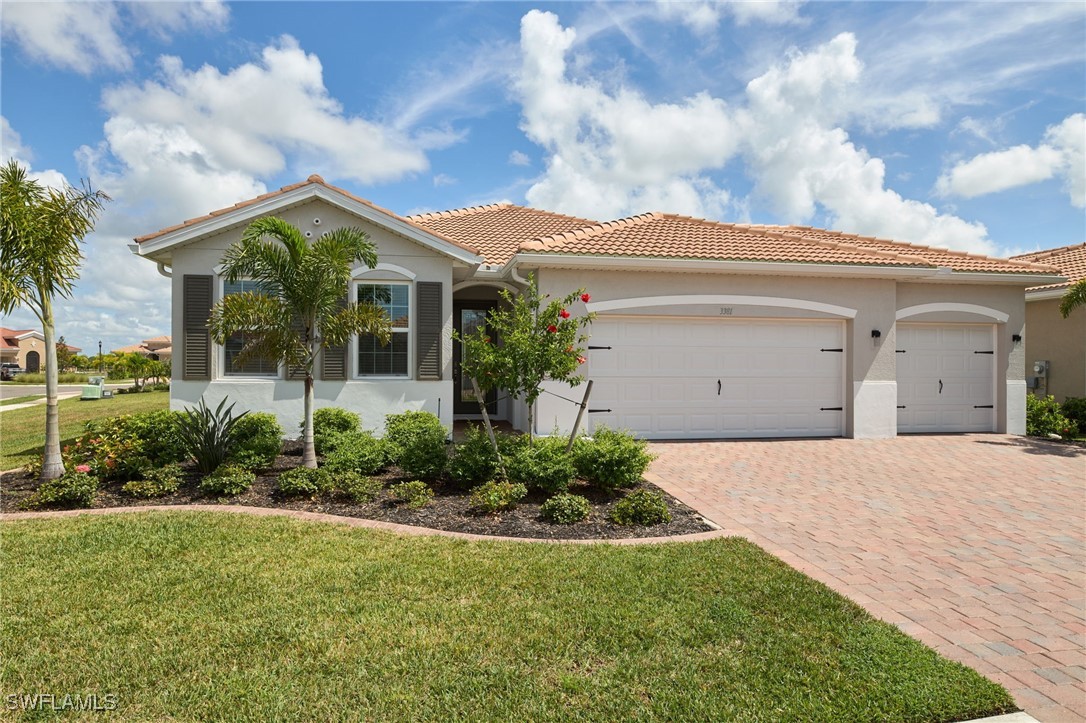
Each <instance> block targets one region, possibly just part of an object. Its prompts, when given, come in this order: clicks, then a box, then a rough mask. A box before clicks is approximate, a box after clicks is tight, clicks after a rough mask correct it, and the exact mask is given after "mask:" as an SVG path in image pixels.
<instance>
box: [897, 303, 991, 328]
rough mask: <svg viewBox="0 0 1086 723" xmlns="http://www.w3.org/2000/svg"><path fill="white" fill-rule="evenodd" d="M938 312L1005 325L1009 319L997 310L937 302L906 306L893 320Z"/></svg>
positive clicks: (972, 305) (973, 305) (974, 305)
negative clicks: (953, 313) (976, 317)
mask: <svg viewBox="0 0 1086 723" xmlns="http://www.w3.org/2000/svg"><path fill="white" fill-rule="evenodd" d="M940 311H957V312H962V313H965V314H978V315H980V316H986V317H988V318H989V319H994V320H995V321H997V322H999V323H1000V324H1006V323H1007V320H1008V319H1010V318H1011V317H1010V315H1009V314H1005V313H1003V312H1002V311H999V310H998V309H992V308H989V307H987V306H980V305H978V304H961V303H958V302H955V301H938V302H935V303H931V304H917V305H916V306H906V307H905V308H904V309H898V311H897V315H896V317H895V318H896V319H897V320H898V321H901V320H902V319H908V318H909V317H911V316H919V315H920V314H931V313H935V312H940Z"/></svg>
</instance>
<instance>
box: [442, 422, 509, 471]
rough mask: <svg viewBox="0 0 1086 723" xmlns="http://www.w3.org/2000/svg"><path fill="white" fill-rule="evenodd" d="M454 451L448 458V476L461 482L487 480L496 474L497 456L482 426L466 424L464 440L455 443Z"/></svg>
mask: <svg viewBox="0 0 1086 723" xmlns="http://www.w3.org/2000/svg"><path fill="white" fill-rule="evenodd" d="M455 449H456V453H455V454H454V455H453V458H452V459H451V460H449V476H450V477H452V478H453V480H455V481H456V482H460V483H462V484H478V483H481V482H489V481H490V480H492V479H494V476H495V475H497V474H498V456H497V455H496V454H494V447H493V446H491V444H490V437H488V436H487V433H486V430H485V429H483V428H482V427H480V426H478V425H475V424H471V425H468V428H467V431H466V432H465V433H464V441H462V442H460V443H459V444H457V445H456V448H455Z"/></svg>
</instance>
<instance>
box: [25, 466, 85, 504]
mask: <svg viewBox="0 0 1086 723" xmlns="http://www.w3.org/2000/svg"><path fill="white" fill-rule="evenodd" d="M97 491H98V478H97V477H95V476H94V475H92V474H87V473H86V472H67V473H65V474H63V475H61V476H60V477H57V478H56V479H51V480H46V481H45V482H42V483H41V486H40V487H38V491H37V492H35V493H34V494H33V495H32V496H30V497H29V498H27V500H26V501H25V502H24V503H23V506H24V507H90V506H91V503H92V502H93V501H94V493H95V492H97Z"/></svg>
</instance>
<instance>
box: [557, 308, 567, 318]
mask: <svg viewBox="0 0 1086 723" xmlns="http://www.w3.org/2000/svg"><path fill="white" fill-rule="evenodd" d="M558 316H560V317H562V318H563V319H568V318H569V312H568V311H566V310H565V309H562V310H561V311H559V312H558Z"/></svg>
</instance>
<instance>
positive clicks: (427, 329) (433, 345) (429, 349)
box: [415, 281, 445, 381]
mask: <svg viewBox="0 0 1086 723" xmlns="http://www.w3.org/2000/svg"><path fill="white" fill-rule="evenodd" d="M441 297H442V289H441V282H440V281H419V282H417V283H416V284H415V300H416V303H415V308H416V321H415V329H416V332H415V334H416V336H415V340H416V344H417V347H416V348H417V350H416V352H415V360H416V365H417V369H416V376H415V378H416V379H419V380H422V381H438V380H440V379H441V328H442V326H443V324H444V321H445V319H444V315H443V314H442V311H441Z"/></svg>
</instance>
